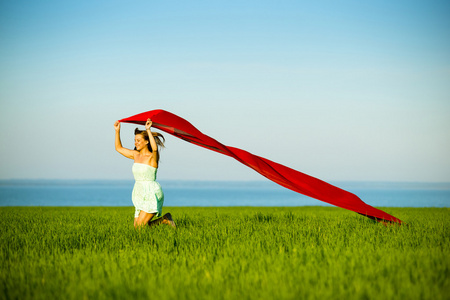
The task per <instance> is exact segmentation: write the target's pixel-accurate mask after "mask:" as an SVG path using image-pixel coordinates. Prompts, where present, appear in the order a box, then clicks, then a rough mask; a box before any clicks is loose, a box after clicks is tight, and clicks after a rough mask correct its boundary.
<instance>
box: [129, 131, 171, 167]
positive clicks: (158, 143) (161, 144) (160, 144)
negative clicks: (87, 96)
mask: <svg viewBox="0 0 450 300" xmlns="http://www.w3.org/2000/svg"><path fill="white" fill-rule="evenodd" d="M137 134H140V135H142V136H143V137H144V140H146V141H148V144H147V147H148V150H149V151H150V152H153V149H152V145H150V140H149V139H148V133H147V130H139V129H138V128H136V129H135V130H134V135H137ZM152 135H153V137H154V138H155V142H156V146H157V147H158V149H156V150H157V151H158V152H159V150H160V149H161V148H164V147H165V146H164V143H165V142H166V139H165V138H164V136H163V135H162V134H161V133H158V132H152ZM161 139H162V141H161ZM134 150H136V147H135V148H134ZM158 161H159V153H158Z"/></svg>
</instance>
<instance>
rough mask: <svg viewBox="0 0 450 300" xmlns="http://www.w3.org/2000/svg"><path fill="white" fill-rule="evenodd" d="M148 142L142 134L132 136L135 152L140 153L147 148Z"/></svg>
mask: <svg viewBox="0 0 450 300" xmlns="http://www.w3.org/2000/svg"><path fill="white" fill-rule="evenodd" d="M147 144H148V142H147V141H146V140H145V139H144V137H143V136H142V134H136V135H135V136H134V146H135V147H136V150H137V151H141V150H142V149H143V148H145V147H147Z"/></svg>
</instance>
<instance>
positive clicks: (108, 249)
mask: <svg viewBox="0 0 450 300" xmlns="http://www.w3.org/2000/svg"><path fill="white" fill-rule="evenodd" d="M384 210H385V211H387V212H388V213H391V214H393V215H395V216H396V217H398V218H400V219H402V220H403V221H405V222H406V223H408V225H409V226H396V225H394V226H388V227H385V226H383V225H382V224H379V223H374V222H373V221H371V220H370V219H368V218H364V217H362V216H359V215H358V214H355V213H353V212H349V211H346V210H343V209H339V208H334V207H293V208H264V207H256V208H165V212H168V211H170V212H171V213H172V214H173V216H174V219H175V221H176V222H177V225H178V228H177V230H173V229H172V228H169V227H168V226H159V227H155V228H151V229H150V228H146V229H147V230H143V231H141V232H139V231H136V230H134V228H133V213H134V209H133V208H63V207H58V208H48V207H21V208H15V207H2V208H0V224H1V226H0V228H1V243H0V244H1V245H0V259H1V269H0V297H1V298H2V299H132V298H135V299H152V298H154V299H162V298H164V299H394V298H395V299H450V296H449V295H450V235H449V233H450V218H449V217H450V209H448V208H385V209H384Z"/></svg>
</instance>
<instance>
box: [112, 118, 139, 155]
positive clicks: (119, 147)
mask: <svg viewBox="0 0 450 300" xmlns="http://www.w3.org/2000/svg"><path fill="white" fill-rule="evenodd" d="M114 129H115V130H116V140H115V145H116V150H117V152H119V153H120V154H122V155H123V156H125V157H127V158H129V159H134V150H130V149H127V148H124V147H122V142H121V141H120V122H119V121H116V123H114Z"/></svg>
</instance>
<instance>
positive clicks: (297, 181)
mask: <svg viewBox="0 0 450 300" xmlns="http://www.w3.org/2000/svg"><path fill="white" fill-rule="evenodd" d="M148 118H150V119H151V120H152V122H153V125H152V126H153V127H155V128H158V129H160V130H162V131H164V132H167V133H170V134H172V135H174V136H176V137H178V138H180V139H183V140H185V141H188V142H190V143H193V144H195V145H198V146H201V147H204V148H207V149H209V150H212V151H216V152H219V153H221V154H224V155H228V156H231V157H233V158H234V159H236V160H238V161H239V162H241V163H243V164H244V165H246V166H248V167H250V168H252V169H253V170H255V171H256V172H258V173H260V174H261V175H263V176H264V177H266V178H268V179H270V180H272V181H274V182H276V183H278V184H279V185H281V186H284V187H285V188H288V189H291V190H293V191H295V192H298V193H300V194H303V195H306V196H309V197H312V198H315V199H318V200H321V201H324V202H327V203H330V204H332V205H336V206H339V207H342V208H345V209H348V210H352V211H354V212H357V213H359V214H361V215H364V216H366V217H369V218H372V219H376V220H378V221H381V220H385V221H390V222H397V223H401V222H402V221H401V220H399V219H397V218H396V217H394V216H391V215H390V214H388V213H385V212H384V211H382V210H379V209H376V208H374V207H372V206H370V205H368V204H366V203H364V202H363V201H362V200H361V199H359V197H358V196H356V195H354V194H352V193H350V192H347V191H345V190H342V189H340V188H338V187H335V186H333V185H331V184H329V183H326V182H324V181H322V180H320V179H317V178H314V177H312V176H309V175H307V174H304V173H301V172H299V171H296V170H294V169H291V168H288V167H286V166H283V165H281V164H278V163H275V162H273V161H270V160H268V159H266V158H264V157H260V156H256V155H253V154H251V153H249V152H247V151H244V150H242V149H238V148H234V147H229V146H225V145H223V144H221V143H219V142H218V141H216V140H215V139H213V138H211V137H209V136H207V135H205V134H203V133H201V132H200V131H199V130H198V129H197V128H195V127H194V126H193V125H192V124H191V123H189V122H188V121H186V120H185V119H183V118H181V117H179V116H177V115H175V114H172V113H170V112H167V111H164V110H151V111H148V112H144V113H141V114H137V115H134V116H132V117H129V118H125V119H122V120H120V122H126V123H135V124H140V125H144V124H145V122H146V121H147V119H148Z"/></svg>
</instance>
